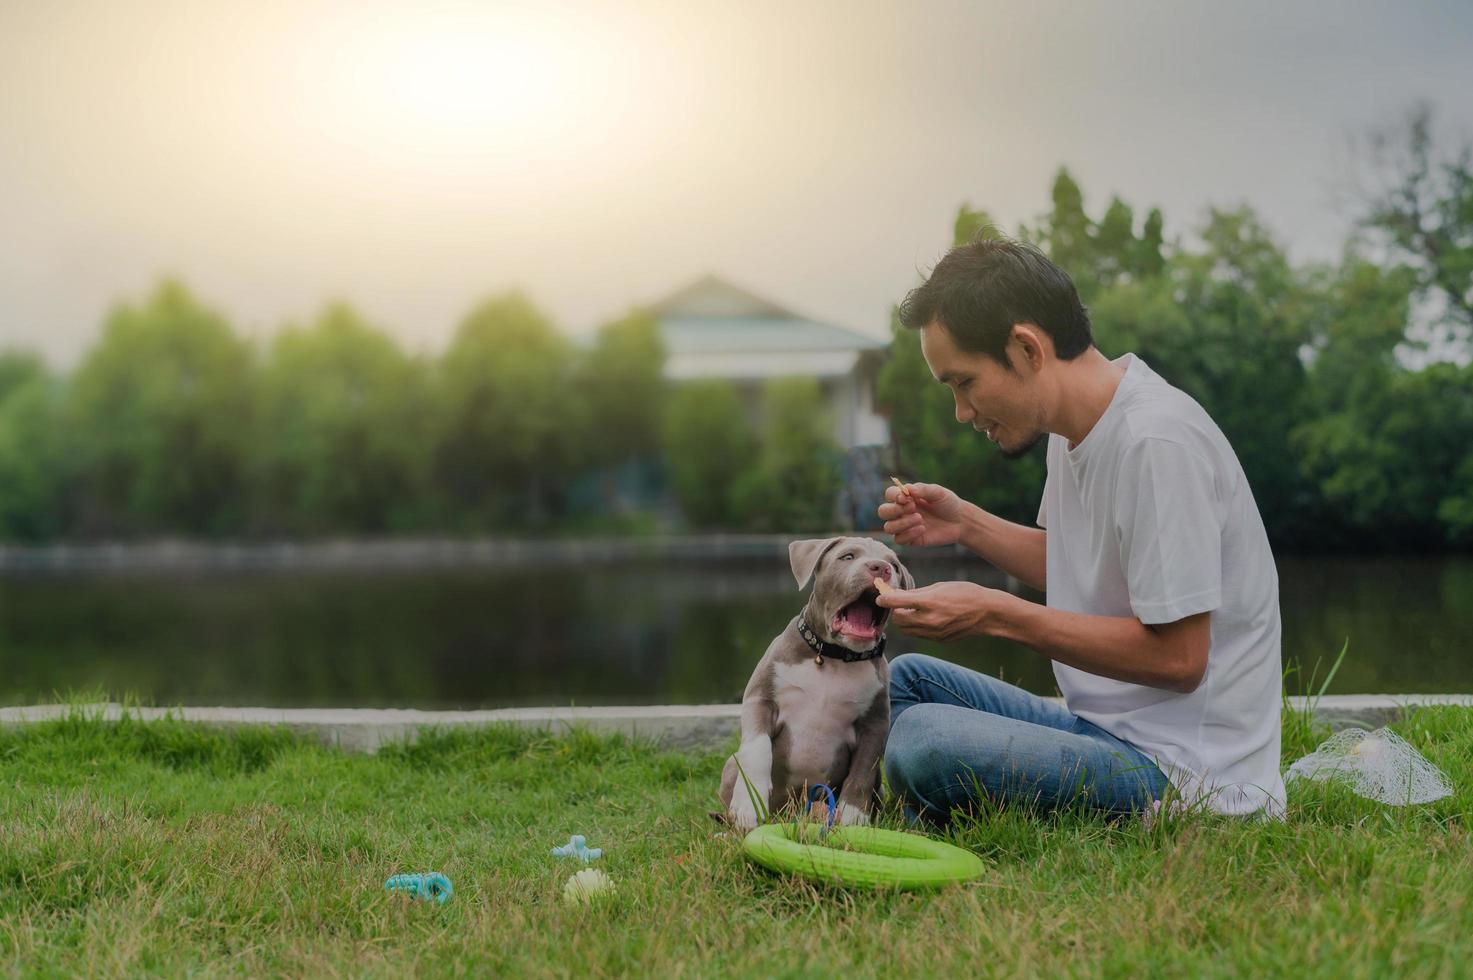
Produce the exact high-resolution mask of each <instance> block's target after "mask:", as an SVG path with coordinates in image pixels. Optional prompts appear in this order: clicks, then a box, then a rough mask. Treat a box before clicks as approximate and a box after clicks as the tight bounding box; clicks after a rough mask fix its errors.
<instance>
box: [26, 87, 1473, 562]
mask: <svg viewBox="0 0 1473 980" xmlns="http://www.w3.org/2000/svg"><path fill="white" fill-rule="evenodd" d="M1370 148H1371V151H1372V156H1373V159H1372V162H1373V163H1374V164H1376V165H1377V166H1379V168H1380V173H1379V175H1378V176H1379V178H1380V179H1379V181H1378V185H1377V186H1379V187H1380V190H1379V191H1377V192H1376V193H1375V194H1374V195H1372V196H1370V197H1368V198H1367V199H1365V201H1364V202H1363V203H1364V211H1363V213H1362V214H1361V215H1360V219H1361V221H1360V225H1361V232H1360V235H1359V237H1357V238H1356V239H1353V240H1352V241H1351V242H1350V243H1349V244H1348V246H1347V249H1346V252H1345V255H1344V257H1343V258H1342V259H1341V261H1340V262H1339V263H1338V264H1314V265H1307V266H1301V267H1295V266H1294V265H1293V264H1292V263H1291V262H1290V261H1289V259H1288V256H1287V255H1286V253H1285V250H1284V248H1283V247H1282V246H1281V245H1280V244H1279V243H1278V242H1277V241H1276V240H1275V239H1274V237H1273V236H1272V235H1271V234H1270V233H1269V231H1268V230H1267V229H1266V228H1265V227H1264V225H1263V223H1262V222H1261V221H1260V220H1259V219H1258V217H1257V216H1256V215H1255V214H1254V213H1253V212H1252V211H1251V210H1248V209H1246V208H1239V209H1235V210H1211V211H1209V213H1208V214H1207V216H1206V219H1205V220H1204V221H1203V222H1202V223H1201V225H1200V226H1199V227H1197V228H1194V229H1192V232H1193V234H1192V235H1191V237H1190V239H1189V242H1188V243H1187V244H1183V243H1181V242H1179V241H1176V240H1170V241H1169V240H1168V239H1167V237H1166V234H1165V219H1164V217H1163V215H1162V213H1161V212H1160V211H1159V210H1158V209H1154V208H1152V209H1149V210H1146V211H1145V212H1144V219H1138V215H1139V214H1140V213H1141V210H1140V209H1139V208H1136V207H1134V206H1133V205H1132V204H1131V203H1130V202H1127V201H1125V200H1123V199H1121V198H1120V197H1111V198H1110V199H1109V201H1108V203H1107V204H1106V205H1105V206H1104V208H1103V211H1102V212H1101V213H1091V212H1090V210H1089V209H1088V207H1087V200H1086V195H1085V193H1084V190H1083V188H1082V187H1081V186H1080V184H1079V182H1078V181H1076V180H1075V178H1074V177H1073V176H1072V175H1071V174H1070V172H1069V171H1068V170H1066V169H1060V170H1059V171H1058V173H1057V174H1056V175H1055V177H1054V180H1053V183H1052V186H1051V189H1050V204H1049V208H1048V210H1047V211H1046V213H1044V214H1042V215H1041V216H1040V217H1039V218H1038V220H1037V221H1036V222H1034V223H1033V224H1032V225H1029V226H1024V227H1022V228H1020V229H1019V230H1018V235H1019V237H1022V238H1024V239H1027V240H1030V241H1033V242H1035V243H1037V244H1038V245H1039V246H1040V247H1041V248H1043V249H1045V250H1046V251H1047V252H1048V254H1049V255H1051V256H1052V257H1053V259H1054V260H1055V261H1057V262H1059V263H1060V264H1061V265H1062V266H1063V267H1064V268H1065V270H1066V271H1068V272H1069V273H1070V274H1071V276H1072V277H1073V278H1074V280H1075V282H1076V284H1077V285H1078V288H1079V290H1080V294H1081V296H1082V297H1084V299H1085V301H1086V303H1087V304H1088V306H1089V308H1090V311H1091V317H1092V320H1093V324H1094V331H1095V337H1096V340H1097V343H1098V345H1099V347H1100V349H1101V350H1102V351H1103V352H1104V353H1105V354H1106V355H1108V356H1112V357H1113V356H1117V355H1119V354H1121V353H1124V352H1126V351H1134V352H1136V353H1138V354H1139V355H1140V356H1141V357H1142V358H1144V359H1145V360H1146V361H1147V363H1149V364H1150V365H1151V366H1152V367H1153V368H1154V369H1155V370H1157V371H1158V372H1160V373H1161V374H1162V375H1163V376H1164V377H1165V378H1166V379H1167V380H1168V381H1170V382H1172V383H1173V384H1176V385H1177V386H1179V387H1181V388H1182V389H1183V390H1185V391H1186V392H1188V393H1189V394H1191V395H1192V396H1193V397H1194V398H1196V399H1197V400H1198V401H1199V402H1201V403H1202V405H1203V406H1204V408H1206V410H1207V411H1208V413H1209V414H1211V416H1212V417H1213V418H1214V419H1215V420H1216V421H1217V422H1218V424H1219V425H1220V426H1221V427H1222V429H1223V431H1224V433H1225V434H1226V435H1227V437H1228V439H1229V440H1230V441H1231V442H1232V444H1233V446H1234V448H1235V450H1236V451H1237V454H1238V457H1239V458H1240V460H1241V461H1242V463H1243V467H1244V470H1245V471H1246V472H1247V475H1248V479H1249V481H1250V483H1251V485H1252V489H1253V493H1254V496H1255V498H1256V500H1257V503H1258V505H1259V510H1260V513H1261V514H1262V515H1263V517H1264V521H1265V524H1266V525H1267V527H1268V530H1269V533H1270V536H1271V538H1272V539H1273V541H1274V543H1275V544H1276V545H1277V546H1279V547H1280V548H1291V549H1306V548H1308V549H1322V548H1354V549H1357V550H1367V549H1403V548H1417V549H1428V548H1444V547H1456V548H1466V547H1469V546H1473V489H1470V487H1473V404H1470V402H1473V373H1470V372H1473V368H1470V367H1469V366H1468V356H1469V354H1470V352H1473V348H1470V341H1473V146H1463V147H1461V148H1459V149H1458V150H1456V151H1455V152H1452V153H1450V154H1449V153H1439V152H1438V151H1437V149H1436V148H1435V146H1434V144H1433V139H1432V127H1431V118H1430V114H1429V113H1428V112H1427V111H1426V110H1418V111H1416V112H1414V113H1412V114H1411V115H1410V116H1409V118H1408V119H1407V120H1405V122H1404V124H1403V125H1402V126H1401V127H1398V128H1394V129H1390V130H1386V131H1383V132H1381V133H1379V134H1377V136H1376V137H1375V138H1374V139H1373V140H1372V141H1371V147H1370ZM952 232H953V238H954V241H955V242H957V243H961V242H965V241H970V240H973V239H975V238H977V237H979V236H993V237H995V236H997V235H999V234H1001V232H1000V230H999V226H998V224H997V222H996V221H995V220H994V219H993V218H992V216H991V215H990V214H989V213H988V211H986V210H984V209H982V208H977V207H973V206H972V205H970V204H967V205H963V206H962V207H961V208H959V209H958V211H957V214H956V217H955V221H954V223H953V225H952ZM664 357H665V352H664V351H663V350H662V345H661V340H660V331H659V327H658V324H657V323H656V321H655V320H654V319H653V318H652V317H651V316H650V315H649V314H647V313H644V312H641V311H632V312H630V313H629V314H628V315H627V316H625V317H623V318H622V319H620V320H618V321H615V322H613V323H610V324H607V325H606V326H604V327H603V328H602V329H601V330H600V331H599V332H598V334H597V335H596V337H595V338H594V339H593V342H592V344H591V345H589V346H588V347H586V348H584V349H581V350H580V349H577V348H575V346H574V345H573V344H571V343H569V342H568V341H567V340H566V339H565V338H564V337H563V336H562V335H561V334H560V333H559V332H558V330H557V329H556V328H555V326H554V325H553V324H552V323H551V321H550V320H549V319H548V318H547V317H546V316H545V315H544V314H543V313H542V312H541V311H539V310H538V309H537V308H536V307H535V306H534V305H533V304H532V303H531V302H530V301H529V300H528V299H527V298H526V297H525V296H523V295H521V294H519V293H512V294H509V295H503V296H500V297H496V298H493V299H490V300H488V301H486V302H484V303H482V304H480V305H479V306H477V307H476V308H475V309H473V310H472V311H471V312H470V314H469V315H468V316H467V317H466V318H465V319H464V321H463V322H462V323H461V324H460V327H459V329H458V330H457V332H456V334H455V336H454V338H453V339H452V341H451V343H450V345H449V347H448V349H447V350H446V351H445V352H444V353H443V355H441V356H439V357H438V358H435V359H434V360H433V361H431V360H429V359H420V358H416V357H410V356H408V355H406V354H405V353H404V352H403V351H402V350H400V349H399V347H398V346H397V345H396V344H395V343H394V342H393V341H392V340H391V339H390V338H389V337H388V336H386V335H385V334H384V333H383V332H382V331H380V330H378V329H376V328H374V327H373V326H371V325H369V324H367V323H365V322H364V321H363V320H362V318H360V317H359V316H358V315H357V314H356V313H355V312H354V311H353V310H352V309H351V308H349V307H347V306H342V305H340V306H334V307H330V308H329V309H327V310H326V311H324V312H323V314H322V315H321V316H320V317H319V318H318V319H317V321H316V322H315V323H313V324H311V325H310V326H309V327H306V328H291V329H288V330H286V331H285V332H284V333H282V334H281V335H279V336H278V337H276V338H275V339H274V340H273V341H272V342H271V343H270V344H269V345H268V346H267V348H266V350H265V353H264V357H262V358H259V359H258V358H257V357H256V356H255V352H254V351H253V349H252V346H251V345H250V344H248V343H246V342H245V341H244V340H242V339H241V338H240V336H239V335H238V334H237V333H236V332H235V331H233V330H232V329H231V327H230V325H229V324H228V323H226V321H225V320H224V318H222V317H221V316H220V315H219V314H218V313H216V312H215V311H213V310H211V309H210V308H209V307H208V306H206V305H205V304H203V303H201V302H199V301H198V300H196V299H195V298H194V297H193V296H192V295H191V294H190V293H189V292H188V291H187V290H186V289H185V288H184V287H183V286H182V285H181V284H179V283H177V282H172V281H166V282H164V283H162V284H160V285H159V287H158V288H157V289H156V290H155V291H154V293H153V294H152V295H150V296H149V297H147V299H146V300H145V301H144V302H143V303H141V304H139V305H136V306H135V305H124V306H120V307H119V308H117V309H116V310H114V311H113V312H112V313H111V314H110V315H109V316H108V317H107V318H106V322H105V324H104V327H103V331H102V336H101V337H100V339H99V341H98V343H97V344H96V345H95V346H94V347H93V348H92V349H91V350H90V351H89V352H87V354H86V356H85V357H84V359H83V361H82V363H81V365H80V366H79V367H78V368H77V370H76V371H75V373H74V374H73V375H72V376H71V377H70V378H57V377H53V376H52V375H51V374H50V373H48V371H47V370H46V368H45V366H44V365H43V364H42V363H41V362H40V361H39V360H38V359H37V358H35V357H31V356H27V355H22V354H17V353H3V352H0V539H3V540H16V541H44V540H48V539H54V538H58V537H67V536H77V537H83V538H88V537H91V538H96V537H110V536H137V535H144V534H152V535H158V534H176V533H177V534H189V535H201V536H229V535H237V534H241V533H256V534H267V535H273V534H330V533H348V534H352V533H359V534H377V533H393V532H395V531H400V530H410V529H433V530H450V531H469V532H476V531H487V530H501V529H518V530H522V529H529V528H530V529H547V528H549V527H550V526H553V525H554V524H555V525H556V527H557V528H558V529H560V530H577V529H580V528H590V527H605V526H607V527H635V526H641V524H640V522H641V521H643V522H644V524H645V525H648V523H649V522H650V521H652V520H654V519H655V518H654V517H653V516H651V515H650V514H638V513H633V512H632V506H631V504H630V503H629V502H628V501H627V500H625V499H624V497H629V498H630V499H632V498H633V497H635V496H640V495H644V494H648V493H649V492H650V491H651V489H652V488H653V487H654V485H655V484H656V483H657V482H658V480H659V472H660V463H661V459H660V457H662V456H663V462H664V464H665V468H666V470H668V474H669V485H670V487H671V489H672V490H673V493H674V495H675V497H676V498H677V499H678V501H679V502H680V504H681V505H682V507H683V508H684V511H685V514H686V517H687V519H688V521H689V523H690V524H691V525H692V526H694V527H700V528H733V529H735V528H748V529H759V528H761V529H770V530H774V531H792V532H801V531H805V530H818V529H825V528H828V527H829V526H831V525H832V524H833V522H834V518H835V516H836V515H834V514H832V513H831V512H830V507H831V505H832V503H833V497H834V490H835V489H836V488H837V486H838V481H839V479H840V476H839V472H840V470H839V466H838V460H839V456H838V452H837V447H835V446H834V444H833V442H832V439H831V438H830V435H829V432H830V429H829V425H830V421H829V420H828V418H827V409H826V406H825V405H824V400H823V398H822V395H821V392H820V390H819V389H818V387H817V386H816V385H814V384H811V383H809V384H802V383H797V382H782V383H780V384H775V385H773V386H771V387H770V388H769V389H768V390H767V391H766V392H765V395H764V398H763V402H762V405H761V406H760V409H761V418H760V419H757V418H748V417H747V416H748V414H749V413H751V412H753V410H754V406H753V405H752V404H751V403H752V402H753V401H754V399H752V398H751V397H750V393H749V392H744V393H743V394H742V395H741V396H739V395H738V392H737V390H736V389H735V388H733V387H732V386H730V385H726V384H721V383H697V384H689V385H676V386H672V387H671V388H670V389H669V390H667V385H666V382H665V380H664V371H663V366H664ZM876 400H877V402H878V403H879V404H880V406H881V407H882V409H883V410H885V411H887V412H888V414H889V423H890V429H891V432H892V437H893V449H894V453H895V457H896V461H897V464H898V466H899V468H900V471H901V472H902V473H903V474H904V475H906V476H908V477H911V478H915V479H925V480H931V481H935V482H938V483H943V484H945V485H947V486H950V487H952V488H953V489H955V490H956V491H957V492H958V493H960V494H961V495H963V496H964V497H966V498H968V499H970V500H972V501H974V502H976V503H977V504H979V505H980V506H982V507H985V508H987V509H988V510H991V511H994V512H996V513H998V514H1000V515H1002V516H1005V517H1007V518H1009V519H1012V520H1016V521H1020V522H1029V521H1031V520H1032V519H1033V518H1034V516H1035V514H1036V508H1037V505H1038V499H1039V495H1040V493H1041V490H1042V485H1043V480H1044V462H1043V451H1042V449H1041V448H1040V449H1039V450H1037V451H1035V452H1034V453H1032V454H1030V455H1029V456H1027V457H1025V458H1024V459H1023V460H1021V461H1018V462H1016V463H1009V462H1007V461H1005V460H1004V459H1003V458H1002V457H1001V455H1000V454H999V453H997V451H996V450H995V449H994V448H993V447H991V446H990V445H989V444H988V443H987V442H986V441H985V440H983V439H981V438H978V437H977V436H976V434H975V433H973V432H972V431H970V429H968V428H967V427H964V426H961V425H958V424H957V423H956V422H955V421H954V407H953V404H952V399H951V396H950V394H949V393H948V392H947V391H946V389H945V388H944V387H943V386H941V385H938V384H936V383H935V382H934V380H933V379H932V378H931V376H930V372H929V370H928V369H927V367H926V365H925V361H924V359H923V358H922V357H921V354H920V346H919V342H918V338H917V336H916V335H915V334H914V333H912V332H909V331H906V330H903V329H901V328H900V327H899V326H898V324H897V323H896V322H895V321H894V317H893V316H892V324H891V343H890V349H889V356H888V358H887V359H886V360H885V362H884V363H883V364H882V366H881V368H880V371H879V375H878V382H877V390H876ZM621 487H622V488H626V489H621ZM629 487H633V488H635V489H633V490H627V488H629ZM626 491H627V492H626ZM600 499H601V500H602V508H601V509H599V510H598V511H597V512H594V511H593V509H592V508H590V506H589V504H590V503H591V504H593V505H595V506H596V505H597V503H598V502H599V500H600ZM601 522H603V523H601Z"/></svg>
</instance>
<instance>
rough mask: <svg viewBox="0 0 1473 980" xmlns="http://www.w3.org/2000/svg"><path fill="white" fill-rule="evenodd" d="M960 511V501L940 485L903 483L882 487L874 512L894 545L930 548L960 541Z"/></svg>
mask: <svg viewBox="0 0 1473 980" xmlns="http://www.w3.org/2000/svg"><path fill="white" fill-rule="evenodd" d="M964 511H965V507H964V505H963V504H962V499H961V498H960V497H958V496H957V495H956V494H954V493H952V492H951V491H950V490H948V489H946V488H945V487H943V486H938V485H936V484H934V483H907V484H905V485H904V486H899V487H886V488H885V502H884V503H883V504H881V505H880V506H879V507H878V508H877V509H876V511H875V513H876V514H878V515H879V517H880V520H882V521H884V522H885V533H886V534H888V535H890V536H891V538H893V539H894V541H895V543H896V544H906V545H916V546H917V547H921V548H934V547H937V546H939V545H946V544H956V543H957V542H958V541H960V540H961V537H962V516H963V513H964Z"/></svg>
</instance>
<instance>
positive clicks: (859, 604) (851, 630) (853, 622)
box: [829, 589, 890, 640]
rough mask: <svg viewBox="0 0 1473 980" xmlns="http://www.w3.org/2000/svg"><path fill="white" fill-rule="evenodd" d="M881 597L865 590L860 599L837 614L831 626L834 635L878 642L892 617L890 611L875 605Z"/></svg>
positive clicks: (874, 592)
mask: <svg viewBox="0 0 1473 980" xmlns="http://www.w3.org/2000/svg"><path fill="white" fill-rule="evenodd" d="M879 595H880V594H879V593H878V592H876V591H875V590H874V589H865V590H864V592H862V593H860V596H859V598H858V599H855V600H854V601H853V602H851V603H849V605H847V606H845V607H844V608H843V609H840V610H839V611H838V612H837V613H835V614H834V621H833V622H832V623H830V624H829V628H830V629H831V630H833V632H834V635H835V636H847V637H851V638H852V639H856V640H878V639H879V638H880V634H881V633H883V632H884V631H885V621H886V620H887V619H888V618H889V617H890V610H888V609H884V608H881V607H880V606H878V605H876V604H875V600H876V599H877V598H879Z"/></svg>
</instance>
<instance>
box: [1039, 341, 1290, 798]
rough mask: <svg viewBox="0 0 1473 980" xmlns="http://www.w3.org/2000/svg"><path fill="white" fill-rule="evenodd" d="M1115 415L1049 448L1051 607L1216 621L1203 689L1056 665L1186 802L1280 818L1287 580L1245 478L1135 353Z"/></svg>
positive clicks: (1067, 694)
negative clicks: (1170, 687) (1282, 616)
mask: <svg viewBox="0 0 1473 980" xmlns="http://www.w3.org/2000/svg"><path fill="white" fill-rule="evenodd" d="M1114 363H1116V364H1122V365H1124V366H1125V368H1126V371H1125V376H1124V377H1123V378H1122V379H1121V381H1120V385H1119V387H1118V388H1117V389H1116V391H1115V395H1114V397H1113V398H1112V399H1111V400H1110V404H1109V406H1108V407H1107V408H1106V409H1105V414H1104V415H1102V416H1100V420H1099V421H1098V422H1096V423H1095V426H1094V428H1093V429H1091V430H1090V432H1089V435H1087V436H1086V437H1085V438H1084V440H1083V441H1082V442H1080V443H1079V445H1077V446H1075V447H1074V448H1073V449H1070V448H1069V447H1068V441H1067V440H1066V439H1065V438H1064V437H1063V436H1060V435H1057V434H1055V435H1050V436H1049V442H1048V480H1047V482H1046V483H1045V484H1044V489H1043V503H1042V506H1041V507H1040V508H1039V512H1038V524H1039V526H1040V527H1043V528H1046V529H1047V531H1048V568H1047V573H1048V605H1049V606H1050V607H1051V608H1054V609H1065V610H1069V611H1071V612H1079V613H1088V614H1092V615H1097V616H1134V617H1135V618H1137V619H1139V620H1140V621H1141V622H1142V623H1146V624H1153V623H1170V622H1174V621H1176V620H1178V619H1182V618H1184V617H1186V616H1191V615H1193V614H1194V613H1201V612H1209V611H1210V612H1211V613H1212V617H1211V622H1212V641H1211V647H1210V648H1209V651H1208V654H1207V673H1206V675H1205V676H1204V677H1203V678H1202V683H1201V684H1200V685H1199V686H1198V687H1197V689H1196V690H1195V691H1193V692H1192V693H1191V694H1180V693H1177V692H1173V691H1165V690H1161V689H1159V688H1152V687H1144V686H1142V685H1140V684H1128V683H1126V682H1124V681H1116V680H1110V679H1109V678H1106V677H1100V676H1098V675H1095V674H1090V673H1086V672H1085V671H1082V670H1078V669H1075V668H1073V667H1067V666H1065V665H1063V664H1060V663H1057V662H1056V663H1055V664H1054V676H1055V677H1056V678H1057V680H1058V684H1059V691H1060V692H1061V693H1062V694H1063V695H1064V701H1065V703H1066V704H1067V705H1068V707H1069V710H1070V711H1072V712H1074V713H1075V714H1076V715H1078V716H1079V717H1081V718H1084V719H1086V720H1088V721H1091V722H1094V723H1095V724H1096V725H1099V726H1100V727H1101V728H1103V729H1104V730H1105V731H1107V732H1109V733H1110V734H1112V735H1114V736H1115V737H1116V738H1119V739H1123V740H1124V741H1126V742H1129V743H1130V744H1131V745H1134V746H1135V747H1136V748H1138V749H1140V750H1141V751H1142V752H1144V753H1145V754H1146V755H1148V756H1150V757H1151V758H1153V759H1155V760H1156V763H1157V765H1159V766H1160V767H1161V770H1162V772H1163V773H1165V774H1166V776H1167V778H1168V779H1170V780H1171V782H1172V784H1173V786H1174V787H1176V789H1177V790H1178V791H1180V792H1181V793H1182V795H1183V797H1184V798H1185V799H1187V800H1188V801H1196V800H1201V799H1203V798H1205V799H1206V801H1207V804H1208V806H1210V808H1211V809H1213V810H1216V811H1218V812H1221V813H1232V814H1251V813H1262V814H1267V815H1273V816H1277V815H1280V814H1282V812H1283V806H1284V781H1283V778H1282V777H1281V776H1280V775H1279V709H1280V702H1279V697H1280V684H1281V682H1282V674H1281V667H1280V660H1279V640H1280V624H1279V577H1278V572H1277V570H1276V569H1275V567H1274V559H1273V554H1272V553H1271V552H1270V551H1269V546H1268V535H1267V533H1266V532H1265V531H1264V528H1263V520H1262V518H1260V517H1259V515H1258V507H1257V505H1256V504H1255V503H1254V502H1253V493H1252V491H1251V490H1250V489H1249V487H1248V480H1247V478H1246V477H1245V476H1244V474H1243V468H1242V466H1240V465H1239V463H1238V458H1237V456H1236V455H1235V454H1234V453H1233V449H1232V446H1230V445H1228V441H1227V438H1226V437H1224V436H1223V434H1222V431H1221V430H1220V429H1218V427H1217V425H1216V424H1215V423H1214V422H1213V421H1212V419H1211V418H1210V417H1208V415H1207V413H1206V412H1205V411H1204V410H1203V409H1202V406H1200V405H1198V404H1197V403H1196V402H1195V401H1194V400H1192V398H1191V396H1189V395H1187V394H1186V393H1185V392H1183V391H1181V390H1179V389H1177V388H1173V387H1172V386H1171V385H1169V384H1167V383H1166V382H1165V381H1163V380H1162V379H1161V377H1160V376H1159V375H1157V374H1156V372H1154V371H1152V370H1151V369H1150V368H1149V367H1147V366H1146V364H1145V362H1144V361H1142V360H1141V359H1140V358H1138V357H1136V356H1135V355H1133V354H1126V355H1125V356H1124V357H1122V358H1120V359H1119V360H1117V361H1115V362H1114Z"/></svg>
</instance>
